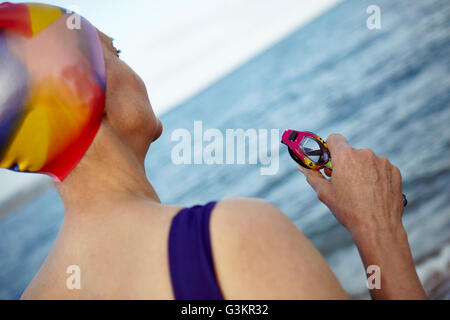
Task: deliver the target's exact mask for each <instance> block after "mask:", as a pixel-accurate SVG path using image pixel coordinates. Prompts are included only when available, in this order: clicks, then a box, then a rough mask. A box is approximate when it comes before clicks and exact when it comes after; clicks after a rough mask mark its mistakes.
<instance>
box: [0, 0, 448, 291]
mask: <svg viewBox="0 0 450 320" xmlns="http://www.w3.org/2000/svg"><path fill="white" fill-rule="evenodd" d="M372 4H376V5H378V6H379V7H380V8H381V27H382V28H381V29H380V30H369V29H368V28H367V27H366V20H367V18H368V14H367V13H366V9H367V7H368V6H369V5H372ZM268 23H270V21H269V22H268ZM243 32H245V30H243ZM137 71H138V72H139V70H137ZM150 90H151V89H150ZM161 120H162V121H163V123H164V128H165V132H164V134H163V136H162V137H161V139H160V140H159V141H158V142H156V143H155V144H154V145H153V146H152V147H151V148H150V152H149V155H148V157H147V161H146V165H147V168H148V175H149V178H150V180H151V181H152V183H153V185H154V186H155V188H156V190H157V192H158V193H159V195H160V198H161V199H162V201H163V202H165V203H173V204H175V203H176V204H183V205H194V204H197V203H206V202H208V201H211V200H220V199H223V198H226V197H234V196H245V197H257V198H262V199H265V200H267V201H270V202H272V203H274V204H275V205H277V206H278V207H279V208H281V209H282V210H283V211H284V212H285V213H286V214H287V215H288V216H289V217H290V218H291V219H292V221H293V222H294V223H295V224H296V225H297V226H298V227H299V228H300V229H301V230H302V231H303V232H304V233H305V234H306V235H307V236H308V237H309V238H310V239H311V240H312V242H313V243H314V244H315V245H316V246H317V247H318V248H319V250H320V251H321V252H322V253H323V254H324V256H325V257H326V259H327V261H328V262H329V263H330V265H331V267H332V269H333V270H334V271H335V272H336V274H337V276H338V278H339V280H340V281H341V283H342V285H343V286H344V288H345V289H346V290H347V291H348V292H349V293H350V294H351V295H352V296H353V297H355V298H367V290H366V289H365V274H364V269H363V267H362V264H361V262H360V260H359V256H358V253H357V250H356V248H355V246H354V245H353V244H352V242H351V239H350V236H349V234H348V233H347V231H346V230H345V229H344V228H343V227H341V226H340V225H339V224H338V223H337V222H336V220H335V218H334V217H333V216H332V214H331V213H330V212H329V211H328V209H327V208H326V207H325V206H324V205H322V204H320V203H319V201H318V200H317V198H316V197H315V194H314V193H313V191H312V190H311V189H310V188H309V187H308V185H307V184H306V182H305V179H304V177H303V176H302V175H301V174H300V173H298V172H297V166H296V164H295V163H294V162H293V161H292V160H291V159H290V157H289V155H288V153H287V152H286V150H285V148H284V147H283V146H280V148H281V151H280V158H279V161H280V168H279V172H278V173H277V174H276V175H272V176H262V175H260V170H259V169H260V168H261V165H212V166H208V165H181V166H176V165H174V164H172V162H171V150H172V148H173V147H174V146H175V144H176V143H175V142H172V141H171V133H172V132H173V131H174V130H176V129H179V128H186V129H188V130H189V131H191V132H192V131H193V126H194V121H195V120H201V121H203V127H204V130H206V129H208V128H217V129H219V130H222V131H223V132H225V130H226V129H237V128H242V129H244V130H246V129H251V128H255V129H279V130H280V133H281V132H282V131H283V130H284V129H287V128H293V129H298V130H305V131H306V130H308V131H313V132H315V133H317V134H319V135H320V136H322V137H323V138H326V137H327V136H328V135H329V134H330V133H333V132H340V133H342V134H344V135H345V136H346V137H347V138H348V139H349V141H350V143H351V144H353V145H354V146H355V147H357V148H364V147H369V148H372V149H373V150H374V151H375V152H376V153H377V154H379V155H383V156H386V157H388V158H389V159H390V160H391V162H392V163H393V164H395V165H396V166H398V167H399V168H400V169H401V172H402V175H403V183H404V193H405V194H406V195H407V196H408V200H409V204H408V206H407V208H406V210H405V214H404V224H405V227H406V229H407V231H408V235H409V240H410V243H411V247H412V251H413V255H414V258H415V260H416V262H417V265H418V271H419V276H420V278H421V280H422V282H423V283H424V284H425V287H426V289H427V291H428V292H429V294H430V295H431V296H432V297H434V298H447V299H449V297H450V295H449V292H450V285H449V283H450V248H449V247H450V232H449V231H450V198H449V187H450V184H449V182H450V160H449V159H450V126H449V124H450V1H447V0H422V1H415V0H414V1H413V0H411V1H407V0H396V1H391V0H377V1H373V0H370V1H361V0H353V1H344V2H342V3H340V4H339V5H338V6H336V7H334V8H332V9H331V10H329V11H328V12H326V13H325V14H324V15H322V16H320V17H319V18H317V19H315V20H314V21H312V22H311V23H309V24H308V25H307V26H305V27H303V28H301V29H299V30H297V31H296V32H294V33H292V34H291V35H289V36H288V37H286V38H285V39H283V40H282V41H281V42H279V43H277V44H276V45H274V46H273V47H271V48H269V49H268V50H266V51H265V52H263V53H262V54H260V55H259V56H257V57H255V58H254V59H252V60H251V61H249V62H247V63H246V64H244V65H242V66H241V67H240V68H238V69H237V70H235V71H233V72H232V73H230V74H229V75H227V76H226V77H224V78H223V79H221V80H220V81H218V82H216V83H215V84H213V85H212V86H210V87H209V88H207V89H206V90H204V91H203V92H201V93H200V94H198V95H196V96H195V97H193V98H191V99H189V100H188V101H186V102H185V103H182V104H181V105H179V106H178V107H176V108H175V109H172V110H171V111H170V112H168V113H166V114H164V115H163V116H162V119H161ZM274 151H275V150H274ZM62 219H63V206H62V203H61V201H60V199H59V197H58V195H57V193H56V191H55V190H54V189H50V190H49V191H46V192H44V193H42V194H41V195H40V196H38V197H37V198H35V199H33V200H32V201H30V202H29V203H27V204H26V205H24V206H22V207H20V208H18V209H16V210H14V211H13V212H10V213H8V214H7V215H4V216H2V217H0V299H13V298H18V297H19V296H20V295H21V293H22V291H23V290H24V289H25V287H26V286H27V284H28V283H29V282H30V281H31V279H32V278H33V276H34V274H35V273H36V272H37V270H38V269H39V267H40V265H41V264H42V262H43V261H44V259H45V257H46V255H47V254H48V252H49V250H50V248H51V245H52V243H53V241H54V239H55V237H56V234H57V231H58V229H59V226H60V224H61V221H62Z"/></svg>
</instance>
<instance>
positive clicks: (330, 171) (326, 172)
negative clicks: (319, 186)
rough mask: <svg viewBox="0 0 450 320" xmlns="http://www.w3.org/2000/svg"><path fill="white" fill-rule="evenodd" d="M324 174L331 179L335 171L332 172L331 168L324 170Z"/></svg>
mask: <svg viewBox="0 0 450 320" xmlns="http://www.w3.org/2000/svg"><path fill="white" fill-rule="evenodd" d="M323 172H325V174H326V175H327V177H330V178H331V175H332V174H333V170H330V169H329V168H325V169H324V170H323Z"/></svg>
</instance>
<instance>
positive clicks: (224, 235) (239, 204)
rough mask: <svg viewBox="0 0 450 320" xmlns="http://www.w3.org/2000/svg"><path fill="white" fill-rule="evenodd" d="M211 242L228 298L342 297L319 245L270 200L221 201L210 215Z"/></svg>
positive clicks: (218, 273) (342, 293)
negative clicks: (313, 243) (318, 247)
mask: <svg viewBox="0 0 450 320" xmlns="http://www.w3.org/2000/svg"><path fill="white" fill-rule="evenodd" d="M211 243H212V248H213V256H214V262H215V268H216V273H217V276H218V280H219V283H220V285H221V288H222V290H223V292H224V295H225V297H226V298H227V299H302V298H308V299H311V298H312V299H314V298H332V297H336V296H337V297H340V298H342V297H345V296H346V295H345V293H344V292H343V290H342V288H341V287H340V285H339V283H338V282H337V279H336V278H335V276H334V274H333V273H332V272H331V269H330V268H329V267H328V265H327V263H326V261H325V260H324V258H323V257H322V256H321V254H320V253H319V252H318V251H317V249H316V248H315V247H314V246H313V245H312V243H311V242H310V241H309V240H308V239H307V238H306V237H305V236H304V235H303V233H302V232H301V231H300V230H299V229H298V228H297V227H296V226H295V225H294V224H293V223H292V221H291V220H290V219H289V218H288V217H287V216H286V215H285V214H284V213H283V212H282V211H280V210H279V209H278V208H277V207H275V206H274V205H272V204H270V203H268V202H265V201H262V200H257V199H243V198H236V199H228V200H224V201H221V202H219V203H218V204H217V205H216V207H215V209H214V211H213V215H212V217H211Z"/></svg>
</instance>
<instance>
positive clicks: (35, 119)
mask: <svg viewBox="0 0 450 320" xmlns="http://www.w3.org/2000/svg"><path fill="white" fill-rule="evenodd" d="M74 18H75V19H79V20H78V21H79V22H80V23H79V24H78V25H77V24H76V23H75V24H74V23H73V19H74ZM105 87H106V72H105V61H104V57H103V51H102V45H101V42H100V38H99V36H98V33H97V29H96V28H95V27H94V26H92V25H91V24H90V23H89V22H88V21H87V20H85V19H83V18H82V17H79V16H75V15H74V14H73V13H71V12H69V11H66V10H65V9H61V8H58V7H54V6H49V5H44V4H34V3H33V4H28V3H27V4H23V3H22V4H11V3H2V4H0V168H6V169H10V170H14V171H18V172H33V173H45V174H48V175H50V176H51V177H52V178H53V179H54V180H55V181H62V180H64V178H66V176H67V175H68V174H69V173H70V172H71V171H72V169H73V168H75V166H76V165H77V164H78V162H79V161H80V160H81V158H82V157H83V155H84V154H85V152H86V151H87V149H88V148H89V146H90V144H91V143H92V141H93V140H94V137H95V135H96V134H97V131H98V129H99V127H100V124H101V121H102V117H103V113H104V109H105Z"/></svg>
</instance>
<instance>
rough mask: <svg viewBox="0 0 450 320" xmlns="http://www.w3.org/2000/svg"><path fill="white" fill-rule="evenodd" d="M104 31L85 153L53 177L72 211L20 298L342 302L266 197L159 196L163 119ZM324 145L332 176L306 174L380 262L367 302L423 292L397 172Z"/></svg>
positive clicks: (339, 142)
mask: <svg viewBox="0 0 450 320" xmlns="http://www.w3.org/2000/svg"><path fill="white" fill-rule="evenodd" d="M41 9H42V8H41ZM0 12H1V7H0ZM9 17H11V15H9ZM0 21H1V14H0ZM3 24H4V23H3ZM1 26H2V24H1V23H0V27H1ZM98 36H99V39H100V41H101V47H102V51H103V57H104V62H105V66H106V87H105V91H104V93H105V103H104V113H103V114H102V117H101V119H100V120H99V129H98V131H96V130H94V131H95V132H96V134H95V135H93V137H92V142H91V143H89V145H88V146H87V147H86V149H87V151H86V152H85V153H84V151H83V152H81V153H82V154H81V155H80V156H79V157H78V158H80V159H78V158H77V160H76V161H75V162H74V165H73V167H74V168H71V169H70V170H67V174H61V176H60V178H61V179H59V180H62V181H61V182H58V183H57V184H56V188H57V190H58V192H59V194H60V196H61V198H62V201H63V203H64V207H65V218H64V221H63V223H62V226H61V229H60V231H59V234H58V237H57V239H56V241H55V243H54V245H53V248H52V249H51V251H50V253H49V255H48V257H47V258H46V260H45V262H44V264H43V265H42V267H41V269H40V270H39V272H38V273H37V275H36V276H35V278H34V279H33V281H32V282H31V284H30V285H29V287H28V288H27V289H26V291H25V292H24V294H23V296H22V298H23V299H174V298H177V299H221V298H225V299H347V298H348V295H347V294H346V292H345V291H344V290H343V288H342V287H341V285H340V284H339V282H338V281H337V279H336V277H335V275H334V274H333V273H332V271H331V269H330V268H329V266H328V265H327V263H326V261H325V260H324V258H323V257H322V256H321V255H320V253H319V252H318V251H317V250H316V249H315V248H314V246H313V245H312V244H311V242H310V241H309V240H308V239H307V238H306V237H305V236H304V235H303V234H302V233H301V232H300V231H299V230H298V229H297V228H296V227H295V226H294V225H293V223H292V222H291V221H290V220H289V219H288V218H287V217H286V216H285V215H284V214H283V213H282V212H280V210H278V209H277V208H276V207H274V206H272V205H271V204H269V203H266V202H264V201H261V200H257V199H228V200H223V201H220V202H217V203H209V204H207V205H205V206H196V207H194V208H184V207H182V206H175V205H166V204H162V203H161V202H160V200H159V198H158V195H157V194H156V192H155V190H154V188H153V186H152V184H151V182H150V181H148V179H147V176H146V172H145V168H144V159H145V157H146V154H147V151H148V149H149V147H150V145H151V143H152V142H154V141H155V140H157V139H158V137H159V136H160V135H161V133H162V125H161V123H160V121H159V120H158V119H157V118H156V117H155V115H154V113H153V111H152V107H151V105H150V102H149V99H148V95H147V91H146V88H145V85H144V83H143V81H142V80H141V79H140V78H139V77H138V75H137V74H135V73H134V72H133V70H131V69H130V68H129V67H128V66H127V65H126V64H125V63H124V62H123V61H121V60H120V59H119V57H118V51H117V50H116V49H115V48H114V46H113V43H112V41H111V39H110V38H109V37H107V36H105V35H104V34H102V33H101V32H98ZM65 45H67V44H65ZM55 50H56V49H55ZM49 52H50V50H49ZM100 82H101V81H100ZM100 100H101V99H99V101H100ZM0 110H1V109H0ZM94 123H95V121H94ZM94 127H95V125H94ZM327 141H328V145H329V148H330V152H331V155H332V158H333V166H334V171H333V176H332V178H331V180H327V179H325V178H324V177H323V176H322V175H321V174H320V173H318V172H313V171H304V170H303V169H300V170H301V171H302V172H303V173H304V174H305V175H306V178H307V180H308V182H309V184H310V185H311V186H312V187H313V188H314V190H315V191H316V192H317V194H318V197H319V199H320V200H321V201H322V202H323V203H325V204H326V205H327V206H328V207H329V208H330V210H331V211H332V212H333V214H334V215H335V216H336V218H337V219H338V220H339V221H340V222H341V223H342V224H343V225H344V226H345V227H346V228H347V229H348V230H349V232H350V233H351V235H352V237H353V240H354V241H355V244H356V245H357V247H358V249H359V251H360V254H361V258H362V260H363V263H364V265H365V267H366V268H367V267H368V266H370V265H377V266H379V267H380V270H381V288H380V289H373V290H371V294H372V297H373V298H375V299H422V298H426V295H425V292H424V290H423V288H422V286H421V284H420V281H419V279H418V277H417V274H416V271H415V267H414V263H413V259H412V256H411V252H410V248H409V244H408V240H407V236H406V233H405V230H404V228H403V226H402V222H401V216H402V213H403V204H402V190H401V176H400V172H399V170H398V169H397V168H395V167H394V166H393V165H391V164H390V163H389V161H388V160H387V159H385V158H380V157H377V156H376V155H374V154H373V152H371V151H370V150H355V149H353V148H352V147H350V146H349V145H348V143H347V141H346V140H345V138H344V137H342V136H341V135H337V134H334V135H331V136H330V137H329V138H328V140H327ZM0 160H1V159H0ZM7 168H10V166H8V167H7ZM16 169H20V166H18V167H16ZM22 171H31V170H22ZM36 171H38V170H36ZM46 173H49V171H48V172H46ZM57 178H58V176H57ZM299 210H302V209H301V208H299ZM74 265H75V266H78V267H79V270H80V271H81V288H80V289H76V290H71V288H69V287H68V286H67V278H68V277H69V275H68V274H67V273H66V270H67V269H68V267H69V266H74Z"/></svg>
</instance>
